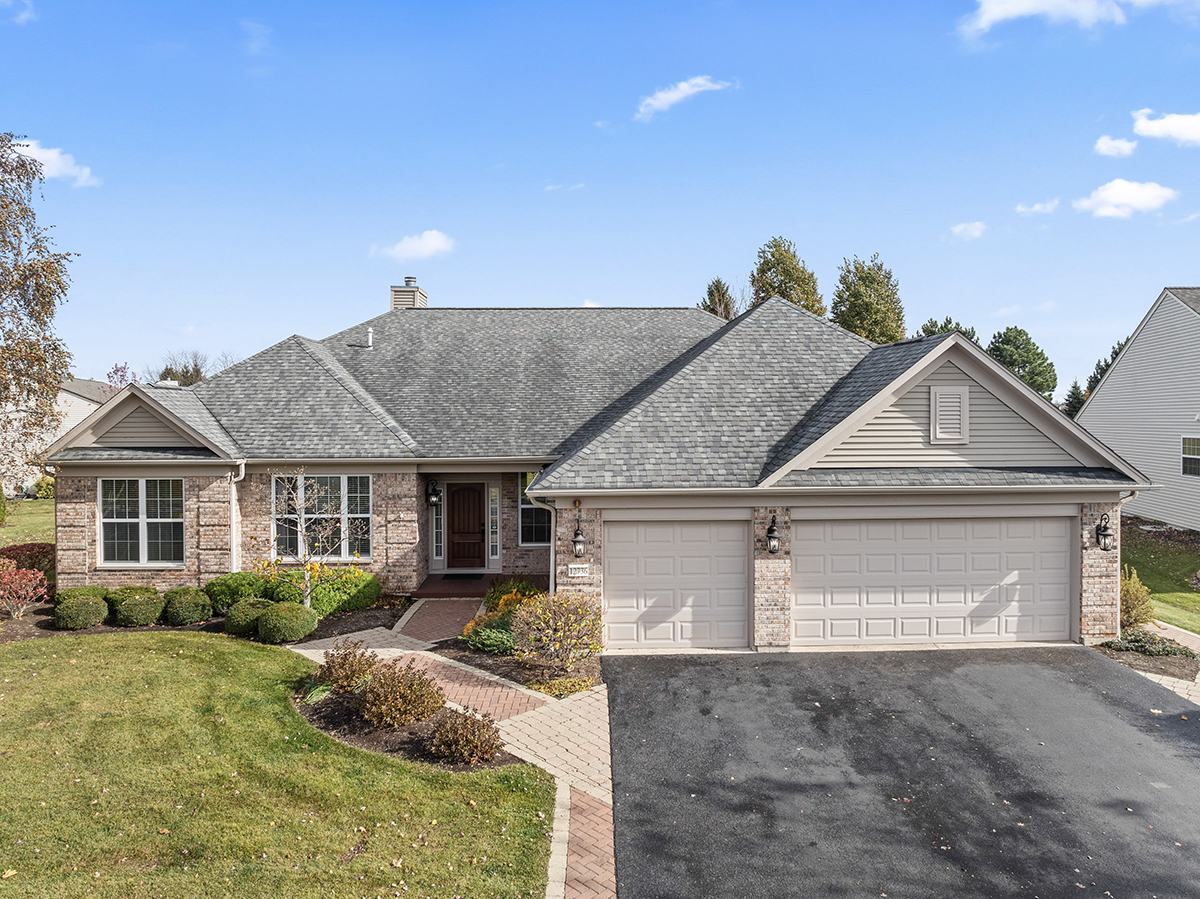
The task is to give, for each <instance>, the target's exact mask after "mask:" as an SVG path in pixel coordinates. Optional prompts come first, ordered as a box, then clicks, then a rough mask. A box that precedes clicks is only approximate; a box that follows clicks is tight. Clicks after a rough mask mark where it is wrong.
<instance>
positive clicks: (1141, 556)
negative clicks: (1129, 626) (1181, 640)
mask: <svg viewBox="0 0 1200 899" xmlns="http://www.w3.org/2000/svg"><path fill="white" fill-rule="evenodd" d="M1147 528H1149V530H1147ZM1121 561H1122V563H1123V564H1126V565H1129V566H1130V567H1132V568H1136V569H1137V573H1138V577H1139V578H1141V580H1142V583H1144V584H1145V585H1146V586H1147V587H1149V588H1150V600H1151V602H1153V603H1154V617H1155V618H1158V619H1159V620H1161V621H1165V622H1167V623H1168V624H1173V625H1175V626H1176V627H1181V628H1183V629H1185V630H1189V631H1192V632H1193V633H1200V593H1198V592H1196V590H1195V588H1194V585H1193V582H1192V577H1193V576H1194V575H1195V574H1196V573H1197V572H1198V571H1200V533H1197V532H1196V531H1189V530H1185V529H1182V528H1174V527H1169V526H1167V525H1162V524H1159V523H1158V522H1154V521H1147V520H1146V519H1143V518H1137V517H1135V516H1132V515H1126V516H1123V517H1122V519H1121Z"/></svg>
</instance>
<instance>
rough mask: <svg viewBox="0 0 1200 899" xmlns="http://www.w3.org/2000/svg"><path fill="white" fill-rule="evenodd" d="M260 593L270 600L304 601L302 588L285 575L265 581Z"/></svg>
mask: <svg viewBox="0 0 1200 899" xmlns="http://www.w3.org/2000/svg"><path fill="white" fill-rule="evenodd" d="M262 595H263V599H269V600H271V602H304V588H303V587H301V586H300V585H299V584H297V583H295V582H294V581H292V580H291V579H290V578H288V577H287V576H284V577H280V578H277V579H276V580H273V581H267V582H266V583H265V584H264V585H263V594H262Z"/></svg>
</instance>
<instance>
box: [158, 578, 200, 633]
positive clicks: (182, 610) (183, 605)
mask: <svg viewBox="0 0 1200 899" xmlns="http://www.w3.org/2000/svg"><path fill="white" fill-rule="evenodd" d="M163 599H165V600H166V601H167V624H172V625H174V626H175V627H183V626H184V625H187V624H196V623H197V622H199V621H208V619H210V618H212V601H211V600H209V598H208V594H207V593H205V592H204V591H203V590H201V589H200V588H199V587H176V588H175V589H174V590H168V591H167V592H166V593H164V594H163Z"/></svg>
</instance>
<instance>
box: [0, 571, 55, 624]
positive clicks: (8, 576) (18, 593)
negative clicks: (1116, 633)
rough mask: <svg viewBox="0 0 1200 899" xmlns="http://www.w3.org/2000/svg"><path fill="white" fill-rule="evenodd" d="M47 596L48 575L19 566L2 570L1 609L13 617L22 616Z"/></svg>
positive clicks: (0, 586) (0, 583)
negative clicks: (9, 569)
mask: <svg viewBox="0 0 1200 899" xmlns="http://www.w3.org/2000/svg"><path fill="white" fill-rule="evenodd" d="M45 598H46V575H44V574H42V573H41V572H40V571H29V570H28V569H25V568H18V569H17V570H15V571H0V609H3V610H4V611H5V612H8V614H9V616H10V617H12V618H20V617H21V616H22V615H24V614H25V610H26V609H27V608H29V607H30V606H31V605H33V604H34V603H39V602H41V601H42V600H44V599H45Z"/></svg>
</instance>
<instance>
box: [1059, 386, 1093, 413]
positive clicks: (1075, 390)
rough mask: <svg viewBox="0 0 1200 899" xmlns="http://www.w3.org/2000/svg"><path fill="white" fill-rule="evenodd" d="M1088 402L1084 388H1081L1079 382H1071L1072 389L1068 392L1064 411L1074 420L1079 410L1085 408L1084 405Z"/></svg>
mask: <svg viewBox="0 0 1200 899" xmlns="http://www.w3.org/2000/svg"><path fill="white" fill-rule="evenodd" d="M1085 402H1087V397H1086V396H1084V394H1083V388H1082V387H1080V386H1079V380H1078V379H1076V380H1074V381H1072V382H1071V389H1070V390H1068V391H1067V399H1066V402H1064V403H1063V407H1062V410H1063V412H1064V413H1065V414H1067V415H1069V416H1070V417H1071V418H1074V417H1075V416H1076V415H1078V414H1079V410H1080V409H1082V408H1083V404H1084V403H1085Z"/></svg>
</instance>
